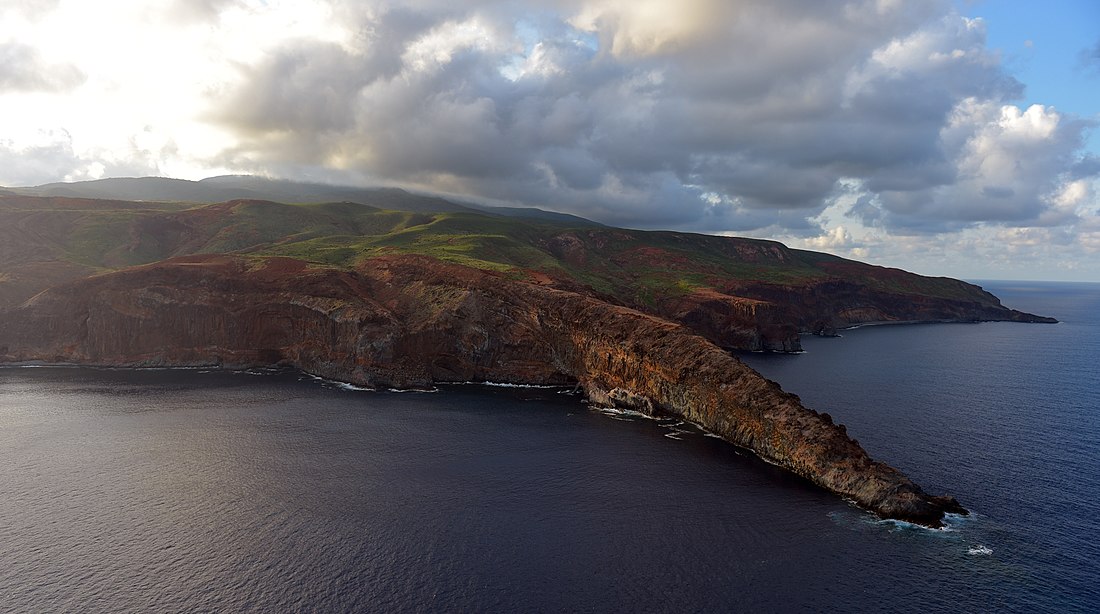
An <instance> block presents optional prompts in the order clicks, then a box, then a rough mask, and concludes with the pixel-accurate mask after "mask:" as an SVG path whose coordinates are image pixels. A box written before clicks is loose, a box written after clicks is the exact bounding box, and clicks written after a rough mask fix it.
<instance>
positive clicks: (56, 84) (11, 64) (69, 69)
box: [0, 42, 86, 92]
mask: <svg viewBox="0 0 1100 614" xmlns="http://www.w3.org/2000/svg"><path fill="white" fill-rule="evenodd" d="M85 78H86V77H85V75H84V73H82V72H81V71H80V70H79V69H77V68H76V67H75V66H72V65H69V64H52V63H50V62H47V61H46V60H44V59H43V58H42V56H41V54H39V53H38V50H37V49H35V48H34V47H31V46H29V45H24V44H22V43H18V42H10V43H0V91H9V92H11V91H24V92H34V91H41V92H60V91H65V90H69V89H72V88H74V87H77V86H79V85H80V84H81V83H83V82H84V80H85Z"/></svg>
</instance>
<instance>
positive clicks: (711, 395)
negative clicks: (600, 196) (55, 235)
mask: <svg viewBox="0 0 1100 614" xmlns="http://www.w3.org/2000/svg"><path fill="white" fill-rule="evenodd" d="M28 361H45V362H52V363H59V362H63V363H80V364H94V365H117V366H151V365H164V366H184V365H223V366H235V367H244V366H259V365H289V366H294V367H297V368H300V369H303V370H305V371H307V372H310V373H314V374H317V375H321V376H324V377H330V378H334V379H339V380H344V381H349V382H353V383H357V384H365V385H372V386H397V387H418V386H429V385H431V384H432V383H433V382H443V381H470V380H475V381H476V380H490V381H507V382H515V383H571V382H578V383H579V384H580V385H582V386H583V387H584V390H585V391H586V393H587V395H588V397H589V398H590V399H592V400H593V401H595V402H598V403H606V404H613V405H617V406H622V407H630V408H634V409H638V410H641V411H645V412H649V413H663V414H669V415H673V416H679V417H682V418H684V419H686V420H689V421H691V422H694V423H696V424H698V425H700V426H702V427H703V428H706V429H707V430H709V431H711V432H714V433H716V434H718V435H720V436H722V437H723V438H725V439H727V440H728V441H730V442H732V443H734V444H737V445H739V446H743V447H745V448H749V449H751V450H753V451H754V452H755V453H757V454H758V455H760V456H761V457H763V458H765V459H767V460H769V461H771V462H774V463H776V464H779V465H781V466H783V467H786V468H787V469H789V470H791V471H793V472H795V473H797V474H799V475H801V476H804V477H806V478H808V479H810V480H812V481H813V482H815V483H817V484H819V485H821V486H823V487H825V488H827V489H829V490H832V491H834V492H836V493H839V494H841V495H844V496H846V497H850V498H851V499H853V500H855V501H856V502H858V503H859V504H860V505H861V506H863V507H865V508H867V509H870V510H872V511H874V512H876V513H877V514H879V515H880V516H883V517H887V518H897V519H903V520H909V521H913V522H918V523H921V524H925V525H930V526H938V525H939V524H940V523H941V521H942V518H943V515H944V513H945V512H961V513H965V510H963V509H962V507H960V506H959V504H958V503H957V502H956V501H955V500H954V499H952V498H949V497H934V496H930V495H928V494H926V493H924V492H923V491H922V490H921V489H920V488H919V487H918V486H916V485H915V484H914V483H913V482H911V481H910V480H909V479H908V478H906V477H905V476H904V475H902V474H901V473H899V472H898V471H897V470H895V469H893V468H891V467H889V466H887V465H884V464H882V463H879V462H876V461H873V460H872V459H870V458H869V457H868V456H867V454H866V452H864V450H863V449H862V448H861V447H860V446H859V444H858V443H856V442H855V441H854V440H852V439H850V438H849V437H848V436H847V434H846V433H845V431H844V429H843V427H838V426H835V425H833V424H832V422H831V420H830V419H828V417H823V416H821V415H818V414H817V413H816V412H814V411H812V410H809V409H807V408H805V407H803V406H802V404H801V403H800V402H799V399H798V397H796V396H794V395H791V394H788V393H785V392H783V391H782V390H781V389H780V388H779V386H778V385H777V384H775V383H774V382H771V381H768V380H766V379H765V378H763V377H761V376H760V375H759V374H757V373H756V372H755V371H753V370H752V369H750V368H749V367H747V366H745V365H744V364H743V363H741V362H740V361H739V360H737V359H736V358H734V357H733V356H731V355H730V354H728V353H727V352H725V351H723V350H722V349H720V348H719V347H717V346H716V345H714V344H713V343H711V342H710V341H708V340H706V339H705V338H703V337H701V336H699V335H697V334H695V333H693V332H692V331H690V330H689V329H687V328H685V327H684V326H682V325H680V324H676V323H672V322H669V321H667V320H664V319H661V318H658V317H655V316H652V315H647V314H643V313H640V312H637V311H634V310H631V309H627V308H625V307H619V306H614V305H610V304H607V303H605V302H602V301H599V300H597V299H594V298H591V297H586V296H583V295H580V294H577V293H573V292H568V291H563V290H555V289H551V288H546V287H541V286H537V285H533V284H528V283H520V282H515V281H510V280H507V279H505V278H503V277H501V276H498V275H494V274H492V273H487V272H484V271H479V270H475V269H470V268H466V267H461V266H457V265H444V264H441V263H439V262H438V261H435V260H432V259H430V258H426V257H419V256H403V257H391V258H380V259H376V260H372V261H369V262H368V263H366V264H365V265H363V266H362V267H360V269H359V270H357V271H354V272H352V271H338V270H330V269H316V268H310V267H309V266H308V265H307V264H305V263H303V262H300V261H296V260H291V259H284V258H268V259H259V258H250V259H246V258H237V257H230V256H193V257H185V258H178V259H173V260H168V261H164V262H160V263H157V264H153V265H147V266H142V267H135V268H131V269H126V270H122V271H119V272H116V273H111V274H106V275H102V276H97V277H90V278H86V279H82V280H79V281H76V282H72V283H70V284H67V285H64V286H59V287H56V288H52V289H50V290H47V291H45V292H43V293H41V294H39V295H37V296H36V297H34V298H32V299H30V300H28V301H27V302H25V303H23V304H22V305H21V306H19V307H17V308H14V309H9V310H7V311H3V312H0V362H28Z"/></svg>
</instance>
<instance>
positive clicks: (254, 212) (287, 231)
mask: <svg viewBox="0 0 1100 614" xmlns="http://www.w3.org/2000/svg"><path fill="white" fill-rule="evenodd" d="M0 222H3V226H4V227H8V228H13V227H20V226H31V227H33V228H34V229H35V232H34V234H33V236H31V235H27V236H23V235H21V234H19V233H17V232H9V235H8V236H7V237H6V238H7V240H8V241H9V243H14V244H13V245H9V248H8V251H9V252H10V254H8V255H6V262H0V274H2V273H4V270H3V269H4V267H5V265H6V264H7V265H10V264H14V263H15V262H16V261H17V260H19V258H18V254H20V253H26V254H31V253H32V252H33V253H34V254H35V255H34V256H33V258H34V259H35V260H37V261H43V260H50V259H52V260H59V261H65V262H69V263H74V264H78V265H80V266H83V267H88V268H90V269H93V270H100V271H102V270H111V269H116V268H120V267H124V266H131V265H136V264H144V263H149V262H155V261H157V260H162V259H165V258H170V257H173V256H181V255H188V254H196V253H226V252H236V253H243V254H254V255H257V256H288V257H293V258H297V259H301V260H306V261H309V262H312V263H315V264H316V265H317V266H326V267H338V268H350V267H354V266H356V265H357V264H358V263H359V262H361V261H363V260H364V259H369V258H373V257H377V256H380V255H385V254H423V255H428V256H432V257H435V258H438V259H440V260H445V261H449V262H454V263H458V264H463V265H467V266H472V267H476V268H480V269H487V270H493V271H498V272H502V273H506V274H508V275H509V276H512V277H516V278H525V277H527V278H531V277H535V276H540V275H546V276H549V277H551V278H553V279H555V280H558V281H559V282H568V283H571V284H580V285H583V286H586V287H588V288H590V289H591V290H592V291H594V292H597V293H599V294H603V295H608V296H614V297H616V298H617V299H619V300H621V301H623V302H625V303H628V304H637V305H647V304H653V302H654V301H656V300H657V298H658V297H668V296H676V295H682V294H685V293H687V292H690V291H693V290H696V289H700V288H719V289H723V290H725V291H731V292H732V291H735V290H736V288H737V287H738V286H739V285H741V286H743V285H746V284H774V285H781V286H782V285H797V286H802V285H808V284H812V283H817V282H824V281H828V280H848V281H852V282H853V283H859V284H864V285H868V286H870V287H872V288H874V289H876V290H882V291H886V292H890V293H896V294H912V295H922V296H933V297H941V298H963V297H968V298H970V299H972V300H973V299H980V298H981V297H979V296H977V295H976V294H975V290H974V288H973V287H971V286H968V285H966V284H962V283H961V282H958V281H956V280H949V279H945V278H927V277H921V276H917V275H913V274H910V273H905V272H903V271H898V270H896V269H886V268H882V267H874V266H870V265H866V264H862V263H858V262H854V261H850V260H844V259H842V258H838V257H835V256H830V255H827V254H820V253H816V252H808V251H801V250H791V249H788V248H786V247H785V246H783V245H781V244H779V243H775V242H771V241H760V240H753V239H735V238H726V237H715V236H708V235H696V234H690V233H676V232H646V231H634V230H621V229H615V228H603V227H592V226H570V225H568V224H566V223H561V222H552V221H539V220H526V219H518V218H514V217H512V218H508V217H500V216H494V215H482V214H477V213H466V212H452V213H439V214H426V213H413V212H407V211H388V210H383V209H379V208H375V207H370V206H366V205H358V204H353V203H327V204H279V203H273V202H267V201H231V202H228V203H221V204H216V205H190V204H185V203H132V202H118V201H90V200H78V199H63V198H54V199H28V198H18V199H0ZM0 238H4V237H0ZM20 240H23V241H25V242H26V243H27V246H26V249H25V250H21V249H20V247H19V245H18V243H19V241H20ZM42 246H47V248H48V253H45V254H44V253H42ZM32 247H34V248H35V249H37V252H35V249H31V248H32ZM28 257H30V256H28Z"/></svg>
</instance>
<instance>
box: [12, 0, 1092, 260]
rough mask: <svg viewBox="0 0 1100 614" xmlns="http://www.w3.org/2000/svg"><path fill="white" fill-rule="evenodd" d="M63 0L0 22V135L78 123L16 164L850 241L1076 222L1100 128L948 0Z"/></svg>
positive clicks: (31, 173)
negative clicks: (225, 177) (289, 185)
mask: <svg viewBox="0 0 1100 614" xmlns="http://www.w3.org/2000/svg"><path fill="white" fill-rule="evenodd" d="M46 4H49V3H46ZM20 5H25V6H30V4H28V3H27V2H22V3H20ZM51 7H52V9H53V10H52V12H49V11H46V12H43V13H42V14H41V16H36V15H35V13H34V12H33V11H30V10H24V9H17V10H16V11H15V12H11V14H12V15H16V14H17V15H18V16H17V18H13V19H14V21H11V22H10V23H13V24H16V25H17V26H18V27H16V25H13V26H10V27H7V26H0V40H10V41H11V42H9V43H7V45H8V46H7V47H3V48H2V49H6V50H8V51H4V52H3V53H8V54H9V55H11V56H12V57H18V58H20V59H21V61H20V62H11V61H6V62H3V63H2V64H0V80H2V81H0V83H4V84H8V85H7V87H6V89H8V90H19V91H16V92H15V93H11V92H0V110H2V111H4V113H0V134H4V135H14V134H16V132H17V130H16V129H17V128H19V127H20V126H19V124H27V125H29V126H31V127H32V128H34V129H39V130H47V131H51V130H58V129H65V130H67V131H68V133H69V134H71V135H72V138H71V140H70V141H69V143H68V145H65V144H64V143H62V144H60V145H57V144H53V145H50V144H47V145H43V144H41V143H38V142H37V141H36V140H35V138H33V134H32V135H31V136H28V137H27V138H22V137H20V138H16V137H14V136H10V137H9V139H10V140H9V142H8V143H7V145H6V147H7V149H6V150H4V151H7V152H9V153H8V154H7V155H9V156H14V155H15V154H13V153H11V152H23V153H24V154H26V155H28V156H32V157H33V156H40V159H41V160H46V161H49V162H43V163H42V165H41V166H35V165H33V164H30V163H29V162H27V163H22V164H20V163H14V162H13V164H14V166H12V167H11V168H10V169H9V170H8V172H7V176H8V177H9V181H11V180H12V179H11V178H18V177H26V178H29V177H35V178H38V177H43V176H44V171H43V169H45V168H48V167H49V166H50V165H51V164H53V165H56V168H57V171H56V172H57V174H59V175H64V176H77V175H79V174H80V173H85V174H91V175H94V173H95V172H97V169H98V168H99V167H98V166H94V165H95V164H97V163H98V164H101V165H103V166H104V167H105V168H106V167H108V166H110V165H109V164H107V163H104V162H103V161H104V160H107V161H108V162H110V161H111V160H115V161H116V162H117V163H118V164H120V165H126V164H129V165H130V166H129V168H133V169H135V170H140V169H141V168H155V169H158V170H161V171H163V172H177V171H176V169H184V170H186V172H187V173H190V174H189V175H188V176H190V177H192V178H196V177H198V176H201V174H214V173H215V172H219V171H221V170H222V169H226V170H232V171H234V172H257V173H263V174H270V175H276V176H284V177H289V178H298V177H312V178H317V177H325V178H327V179H334V180H340V179H341V178H344V179H345V180H347V181H356V182H360V181H370V182H375V183H382V184H390V185H401V186H404V187H409V188H419V189H424V190H430V191H433V192H441V193H453V194H459V195H462V196H465V197H472V198H481V199H484V200H486V201H489V202H505V203H517V204H526V205H534V206H541V207H546V208H550V209H556V210H561V211H568V212H572V213H578V214H580V215H585V216H588V217H592V218H594V219H598V220H600V221H604V222H608V223H612V224H620V225H626V226H632V227H641V228H678V229H685V230H697V231H706V232H716V233H731V232H732V233H740V234H753V235H755V236H778V237H791V238H793V239H796V240H798V241H810V242H813V241H817V242H818V243H820V244H821V245H822V246H823V247H829V248H830V249H837V250H841V251H843V250H848V251H847V252H845V253H850V254H855V253H856V252H855V251H852V250H870V251H869V252H868V253H879V254H882V253H885V252H884V251H879V252H874V250H886V249H888V248H889V246H890V245H891V243H890V242H889V241H888V239H890V238H900V239H898V241H897V243H896V244H895V245H897V246H908V245H917V244H918V243H919V241H920V240H922V238H923V240H931V239H929V237H930V235H936V234H938V233H948V234H947V235H944V236H950V237H956V238H957V237H960V236H964V235H965V236H970V234H971V233H980V232H986V233H987V234H988V235H989V236H991V235H992V233H993V232H995V231H999V230H1001V229H1005V228H1009V229H1011V228H1029V229H1041V228H1046V229H1049V230H1050V231H1051V232H1061V231H1063V230H1066V229H1070V230H1074V229H1077V230H1075V231H1079V230H1080V229H1082V228H1085V221H1086V220H1087V219H1090V218H1088V216H1089V215H1091V213H1090V212H1093V211H1095V209H1096V208H1097V204H1096V198H1097V196H1096V191H1097V190H1096V188H1095V185H1096V181H1097V177H1098V175H1100V162H1098V161H1097V159H1096V158H1095V157H1089V156H1086V155H1084V154H1083V151H1084V150H1083V147H1084V144H1085V140H1084V139H1085V136H1086V134H1087V131H1088V130H1090V129H1092V128H1094V127H1095V126H1094V125H1093V124H1092V123H1091V120H1089V119H1082V118H1078V117H1074V116H1072V115H1068V114H1065V113H1062V112H1059V111H1056V110H1055V109H1054V108H1052V107H1050V106H1047V105H1042V104H1038V105H1032V106H1028V107H1026V108H1025V107H1019V106H1017V103H1018V101H1019V100H1020V99H1021V97H1022V94H1023V84H1021V83H1019V82H1018V81H1017V80H1016V79H1014V78H1013V77H1012V76H1011V74H1009V72H1008V71H1007V70H1006V69H1005V67H1004V65H1003V64H1002V61H1001V58H1000V56H999V55H998V53H997V52H996V51H994V50H991V49H990V48H989V47H988V45H987V41H986V25H985V23H984V22H983V21H982V20H980V19H967V18H964V17H962V16H960V15H959V14H957V12H955V9H954V8H953V7H954V4H953V3H951V2H949V1H948V0H933V1H929V2H920V3H912V2H898V1H896V0H827V1H823V0H767V1H765V0H684V1H683V2H679V3H675V5H674V4H672V3H669V2H664V1H659V0H633V1H629V2H628V1H626V0H528V1H526V2H500V1H499V0H471V1H470V2H462V3H456V2H453V1H452V0H408V1H404V2H397V1H396V0H373V1H364V0H297V1H294V0H265V1H261V0H200V1H197V2H183V1H182V0H171V1H168V2H164V3H156V4H152V3H147V2H140V1H138V0H126V1H123V0H119V3H118V4H117V7H118V8H117V10H113V11H112V12H111V14H110V16H109V18H108V17H105V16H104V15H103V11H100V10H97V9H95V8H94V7H93V6H92V5H91V4H87V3H85V4H80V3H73V4H72V5H61V8H58V7H56V6H53V5H51ZM41 8H43V9H44V8H50V7H45V6H43V7H41ZM8 14H9V13H5V15H8ZM16 22H18V23H16ZM24 26H26V27H24ZM89 26H94V27H89ZM5 27H7V29H4V28H5ZM24 30H26V31H29V32H33V33H34V36H33V37H32V36H27V37H23V35H22V34H21V32H22V31H24ZM90 31H94V32H96V34H95V36H92V35H91V34H89V32H90ZM4 37H6V38H4ZM1093 51H1094V50H1093ZM20 54H21V55H20ZM1083 55H1085V56H1088V57H1090V58H1091V57H1092V56H1091V55H1088V54H1087V53H1086V54H1083ZM1093 55H1095V54H1093ZM28 67H30V68H28ZM68 68H71V69H73V70H75V71H78V72H79V74H80V75H83V76H84V81H83V82H78V79H77V78H76V77H74V76H73V75H74V74H76V73H72V72H69V73H66V70H68ZM66 74H68V77H66V76H65V75H66ZM81 83H83V84H82V85H81ZM75 86H79V87H77V89H75V90H74V89H72V88H73V87H75ZM66 87H67V88H70V89H69V90H67V91H66V90H65V89H64V88H66ZM20 88H21V89H20ZM13 118H18V120H17V119H13ZM31 132H33V130H31ZM36 143H38V144H36ZM134 143H138V145H134ZM36 147H40V148H42V149H35V148H36ZM66 147H68V148H69V149H68V150H66V149H65V148H66ZM143 152H144V153H143ZM70 154H71V155H70ZM112 156H113V157H112ZM12 159H13V160H14V158H12ZM112 164H114V162H112ZM112 168H114V167H112ZM19 169H23V170H19ZM215 169H216V170H215ZM20 173H22V175H20ZM74 173H75V174H74ZM200 173H201V174H200ZM56 178H57V177H53V179H56ZM21 182H22V183H26V182H27V181H26V180H25V179H24V180H23V181H21ZM840 226H843V227H844V232H847V233H849V236H850V238H851V241H850V242H844V241H840V240H839V239H838V237H840V238H841V239H843V238H844V236H845V235H844V234H843V233H841V234H837V232H838V230H837V228H838V227H840ZM1034 232H1038V231H1034ZM1081 232H1083V231H1081ZM869 233H870V234H869ZM876 237H877V239H876ZM936 240H939V239H936ZM974 241H977V239H974ZM805 244H806V245H810V244H811V243H805ZM813 244H816V243H813ZM974 244H975V245H976V244H977V243H974ZM975 249H976V248H975ZM897 250H899V251H898V252H897V253H915V252H905V250H904V249H902V247H897Z"/></svg>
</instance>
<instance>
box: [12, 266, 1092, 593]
mask: <svg viewBox="0 0 1100 614" xmlns="http://www.w3.org/2000/svg"><path fill="white" fill-rule="evenodd" d="M982 285H983V286H985V287H986V288H987V289H989V290H991V291H992V292H994V293H995V294H997V295H998V296H1000V297H1001V298H1002V299H1003V301H1004V302H1005V304H1006V305H1009V306H1011V307H1015V308H1018V309H1022V310H1025V311H1031V312H1035V313H1039V314H1042V315H1051V316H1054V317H1057V318H1059V319H1060V320H1062V323H1061V324H1056V325H1038V324H1016V323H983V324H925V325H905V326H875V327H864V328H859V329H853V330H847V331H843V332H842V336H841V337H840V338H816V337H809V338H804V340H803V346H804V348H805V350H806V351H805V352H804V353H802V354H798V355H776V354H746V355H743V356H742V359H744V360H746V361H747V362H749V363H750V364H751V365H752V366H753V367H755V368H756V369H758V370H759V371H761V372H762V373H764V375H766V376H767V377H769V378H771V379H774V380H776V381H778V382H780V383H781V384H782V385H783V387H784V388H785V389H787V390H789V391H791V392H794V393H796V394H798V395H800V396H801V397H802V399H803V401H804V402H805V403H806V404H807V405H808V406H810V407H813V408H814V409H817V410H819V411H827V412H829V413H830V414H832V415H833V416H834V419H835V420H836V421H837V422H840V423H843V424H845V425H847V427H848V432H849V433H850V434H851V435H852V436H854V437H856V438H857V439H859V441H860V442H861V443H862V444H863V446H864V447H865V448H866V449H867V450H868V451H869V452H870V453H871V455H872V456H874V457H875V458H878V459H880V460H883V461H885V462H888V463H890V464H892V465H894V466H896V467H898V468H899V469H901V470H903V471H905V472H906V473H907V474H908V475H909V476H910V477H912V478H913V479H914V480H915V481H916V482H917V483H919V484H921V485H922V486H923V487H924V488H925V489H926V490H928V491H930V492H933V493H937V494H939V493H950V494H953V495H955V496H956V497H957V498H958V499H959V501H960V502H962V503H963V505H965V506H967V507H968V508H969V509H970V510H972V512H973V514H972V515H971V516H970V517H967V518H956V519H952V520H951V522H950V524H949V527H948V529H947V530H943V531H933V530H928V529H922V528H917V527H912V526H909V525H905V524H899V523H894V522H885V521H880V520H878V519H876V518H875V517H873V516H871V515H869V514H867V513H865V512H863V511H861V510H859V509H858V508H856V507H853V506H852V505H850V504H849V503H847V502H845V501H844V500H842V499H841V498H839V497H837V496H835V495H832V494H830V493H827V492H824V491H822V490H820V489H818V488H816V487H814V486H813V485H811V484H809V483H808V482H806V481H804V480H802V479H800V478H797V477H795V476H792V475H790V474H788V473H786V472H785V471H783V470H780V469H778V468H776V467H774V466H771V465H768V464H766V463H764V462H762V461H760V460H758V459H756V458H755V457H753V456H752V455H751V454H748V453H746V452H744V451H742V450H739V449H737V448H735V447H733V446H730V445H728V444H726V443H724V442H722V441H719V440H717V439H714V438H712V437H709V436H706V435H705V434H703V433H701V432H699V431H698V430H695V429H693V428H692V427H691V426H690V425H686V424H681V423H679V422H677V421H674V420H660V421H657V420H649V419H643V418H638V417H634V416H630V415H624V414H621V413H616V412H603V411H598V410H595V409H593V408H590V407H588V406H587V405H585V404H583V403H582V402H581V399H580V398H579V397H577V396H576V395H574V394H572V391H571V390H569V389H542V388H508V387H491V386H480V385H450V386H441V387H440V388H439V390H438V391H437V392H434V393H396V392H371V391H363V390H355V389H352V388H349V387H346V386H340V385H338V384H334V383H331V382H325V381H320V380H317V379H315V378H312V377H309V376H307V375H304V374H301V373H296V372H289V371H274V372H272V371H247V372H218V371H204V370H135V371H127V370H102V369H85V368H5V369H0V611H4V612H131V611H132V612H149V611H157V612H173V611H189V612H190V611H233V612H274V611H385V612H390V611H433V612H435V611H485V612H527V611H583V612H613V611H615V612H695V611H708V612H726V611H778V612H784V611H794V612H797V611H808V612H821V611H845V612H846V611H897V610H902V609H913V610H920V611H971V612H985V611H1020V612H1073V611H1081V612H1091V611H1096V610H1097V609H1100V590H1098V589H1097V586H1098V585H1100V547H1098V546H1097V542H1096V539H1095V534H1096V527H1095V519H1096V518H1100V470H1098V467H1100V377H1098V372H1097V364H1098V363H1100V285H1090V284H1055V283H1037V282H1019V283H1011V282H988V283H983V284H982Z"/></svg>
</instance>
